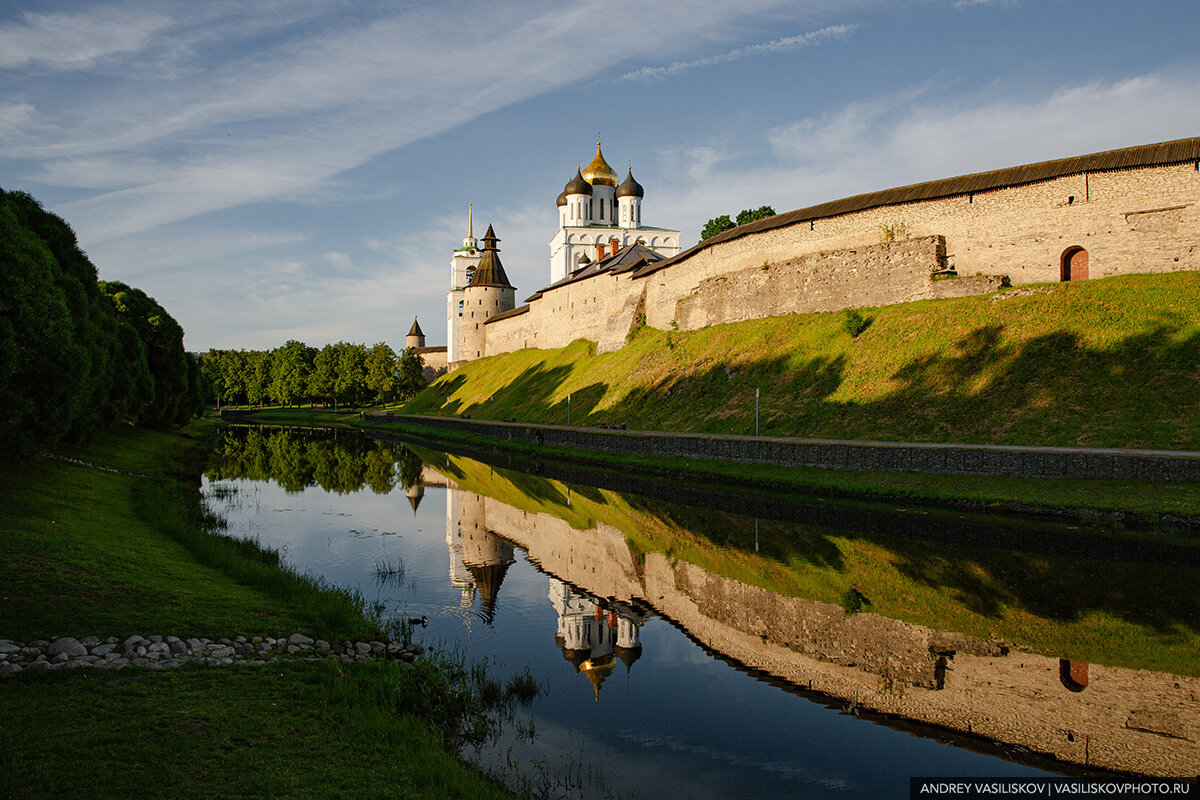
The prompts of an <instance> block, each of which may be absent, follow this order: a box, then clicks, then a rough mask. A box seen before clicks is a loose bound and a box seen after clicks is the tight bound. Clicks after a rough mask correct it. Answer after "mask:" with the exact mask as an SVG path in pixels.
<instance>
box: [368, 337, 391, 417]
mask: <svg viewBox="0 0 1200 800" xmlns="http://www.w3.org/2000/svg"><path fill="white" fill-rule="evenodd" d="M365 369H366V376H365V385H366V388H367V390H368V391H370V392H372V393H374V396H375V402H376V403H383V402H384V401H385V400H387V399H389V398H391V397H393V396H394V395H395V391H396V351H395V350H393V349H392V348H391V347H389V346H388V345H387V344H386V343H384V342H380V343H379V344H376V345H372V346H371V349H370V350H368V351H367V354H366V363H365Z"/></svg>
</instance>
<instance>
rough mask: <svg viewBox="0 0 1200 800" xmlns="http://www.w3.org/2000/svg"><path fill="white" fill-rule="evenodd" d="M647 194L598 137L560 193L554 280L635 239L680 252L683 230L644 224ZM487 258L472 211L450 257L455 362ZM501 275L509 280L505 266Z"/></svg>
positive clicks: (450, 340)
mask: <svg viewBox="0 0 1200 800" xmlns="http://www.w3.org/2000/svg"><path fill="white" fill-rule="evenodd" d="M644 195H645V192H644V190H643V189H642V186H641V184H639V183H638V182H637V181H636V180H634V178H633V169H632V168H630V170H629V172H628V174H627V175H626V176H625V180H623V181H621V183H620V184H619V185H618V183H617V173H616V172H614V171H613V168H612V167H610V166H609V165H608V162H607V161H605V160H604V154H603V153H602V152H601V150H600V142H598V141H597V142H596V156H595V157H594V158H593V159H592V162H591V163H590V164H588V165H587V167H586V168H584V169H579V170H576V172H575V177H573V178H571V180H569V181H568V182H567V185H566V186H564V187H563V190H562V193H561V194H560V195H559V196H558V230H557V232H555V234H554V238H552V239H551V240H550V285H551V286H553V285H554V284H556V283H559V282H562V281H566V280H569V279H570V278H571V277H572V276H573V275H575V274H577V273H578V272H579V271H580V270H583V269H587V268H588V267H589V266H591V265H592V264H593V263H594V261H599V260H601V259H602V258H604V257H606V256H609V255H616V254H617V252H618V251H619V250H620V249H621V248H624V247H628V246H630V245H641V246H642V247H646V248H649V249H650V250H653V251H654V252H655V253H657V254H659V255H660V256H662V257H664V258H668V257H670V256H673V255H676V254H678V253H679V249H680V248H679V236H680V231H678V230H672V229H669V228H652V227H649V226H646V225H643V224H642V198H643V197H644ZM482 258H483V251H482V250H481V249H480V247H479V241H478V240H477V239H476V238H475V235H474V220H473V219H472V214H471V212H470V211H468V216H467V236H466V238H465V239H463V243H462V247H460V248H459V249H457V250H455V251H454V253H453V255H452V256H451V258H450V290H449V291H448V292H447V293H446V344H447V353H446V361H447V362H448V363H449V364H454V363H456V362H457V361H459V360H461V358H462V357H463V355H464V354H463V353H462V352H461V347H460V345H461V335H462V314H463V304H464V299H465V294H464V293H465V291H466V289H467V287H468V286H470V285H471V282H472V279H473V278H474V276H475V270H476V268H477V267H478V266H479V263H480V260H481V259H482ZM496 264H497V266H498V264H499V262H498V259H497V260H496ZM489 275H490V276H492V277H494V276H495V273H494V272H492V271H489ZM499 275H500V276H501V278H503V280H504V282H505V283H507V278H504V277H503V270H502V269H501V270H500V271H499ZM509 307H510V308H511V305H510V306H509ZM414 325H415V323H414Z"/></svg>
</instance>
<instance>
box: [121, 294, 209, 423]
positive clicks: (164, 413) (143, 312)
mask: <svg viewBox="0 0 1200 800" xmlns="http://www.w3.org/2000/svg"><path fill="white" fill-rule="evenodd" d="M100 288H101V289H103V290H104V292H105V293H106V294H107V295H108V296H109V297H110V298H112V304H113V308H114V309H115V310H116V313H117V319H119V320H121V321H122V322H125V323H127V324H129V325H130V326H132V327H133V329H134V330H135V331H137V334H138V336H139V337H140V338H141V340H142V343H143V344H144V345H145V346H146V364H147V366H148V367H149V369H150V377H151V379H152V380H153V382H154V393H153V396H152V397H151V399H150V402H149V403H148V404H147V405H146V407H145V410H144V411H143V418H144V419H146V420H147V421H150V422H178V421H179V420H180V419H181V418H182V419H186V418H187V417H188V416H190V415H187V414H185V407H186V405H187V397H188V358H187V354H186V352H185V351H184V349H183V328H181V327H179V323H178V322H176V321H175V319H174V318H173V317H172V316H171V315H170V314H168V313H167V311H166V309H164V308H163V307H162V306H160V305H159V304H158V302H157V301H156V300H155V299H154V298H153V297H150V296H148V295H147V294H146V293H145V292H143V291H142V290H141V289H135V288H133V287H131V286H128V285H126V284H124V283H121V282H120V281H101V282H100Z"/></svg>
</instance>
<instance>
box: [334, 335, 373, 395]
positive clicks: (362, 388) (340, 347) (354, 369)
mask: <svg viewBox="0 0 1200 800" xmlns="http://www.w3.org/2000/svg"><path fill="white" fill-rule="evenodd" d="M334 350H335V354H336V359H337V360H336V365H337V366H336V369H337V377H336V378H335V380H334V384H333V391H334V394H335V395H337V397H339V398H341V399H342V401H343V402H344V403H347V404H350V405H357V404H358V403H360V402H362V400H363V399H364V397H365V396H366V393H367V348H366V345H361V344H350V343H348V342H338V343H337V344H335V345H334Z"/></svg>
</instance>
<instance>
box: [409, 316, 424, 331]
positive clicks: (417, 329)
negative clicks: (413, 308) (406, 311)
mask: <svg viewBox="0 0 1200 800" xmlns="http://www.w3.org/2000/svg"><path fill="white" fill-rule="evenodd" d="M408 335H409V336H424V335H425V334H424V333H422V332H421V326H420V325H418V324H417V318H416V317H413V324H412V327H411V328H409V329H408Z"/></svg>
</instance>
